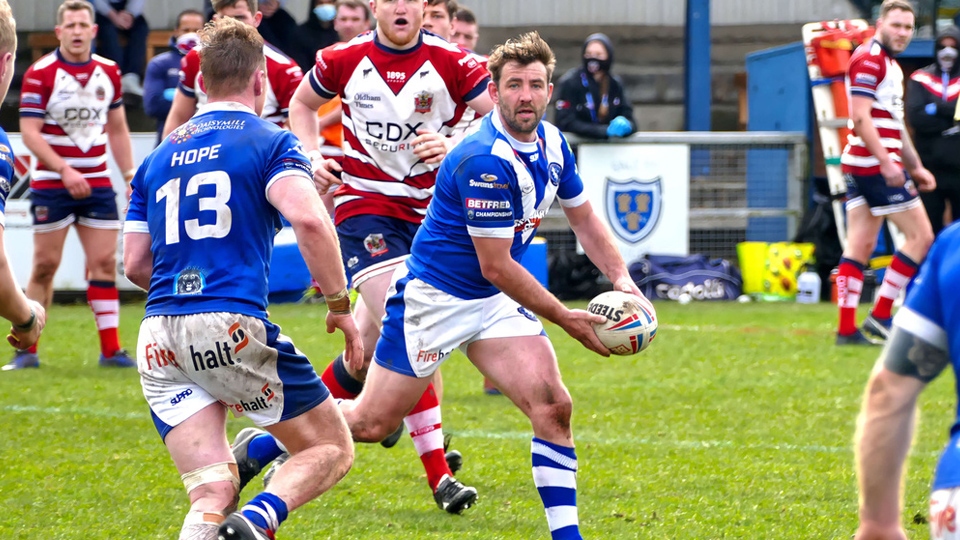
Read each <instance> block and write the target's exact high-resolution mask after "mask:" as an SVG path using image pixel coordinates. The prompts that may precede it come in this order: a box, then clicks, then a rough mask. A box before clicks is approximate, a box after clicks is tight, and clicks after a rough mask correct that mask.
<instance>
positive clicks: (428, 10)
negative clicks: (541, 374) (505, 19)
mask: <svg viewBox="0 0 960 540" xmlns="http://www.w3.org/2000/svg"><path fill="white" fill-rule="evenodd" d="M461 11H464V12H468V13H470V15H469V16H470V17H472V16H473V12H471V11H470V10H469V9H466V8H463V7H462V6H458V5H457V2H456V0H427V5H426V7H425V8H424V13H423V28H424V30H429V31H430V32H433V33H434V34H436V35H438V36H440V37H442V38H443V39H445V40H447V41H449V42H450V43H453V44H454V45H456V46H458V47H460V49H461V50H463V51H465V52H467V53H469V54H470V55H471V58H473V59H474V60H476V61H477V63H479V64H480V65H481V66H483V69H487V57H486V56H483V55H482V54H477V53H475V52H473V50H472V49H473V47H475V46H476V44H477V43H476V39H474V41H473V46H471V47H465V46H464V45H463V44H462V43H459V42H457V40H455V39H454V25H455V24H456V15H457V14H458V13H460V12H461ZM474 27H476V19H474ZM481 118H483V115H482V114H480V113H478V112H477V111H475V110H473V109H471V108H469V107H468V108H467V110H465V111H464V112H463V115H461V117H460V121H459V122H457V125H456V126H454V128H453V133H454V138H455V139H458V140H459V139H461V138H463V137H464V136H466V135H468V134H469V133H470V132H472V131H474V130H476V129H478V128H479V127H480V119H481ZM484 391H485V392H488V393H495V392H496V389H495V388H493V387H492V386H490V387H489V389H488V386H487V385H485V386H484Z"/></svg>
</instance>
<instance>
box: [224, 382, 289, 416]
mask: <svg viewBox="0 0 960 540" xmlns="http://www.w3.org/2000/svg"><path fill="white" fill-rule="evenodd" d="M260 394H261V395H259V396H256V397H254V398H252V399H250V400H242V399H241V400H240V403H225V405H226V406H227V408H229V409H233V410H234V411H235V412H236V413H237V414H238V415H239V414H244V413H248V412H256V411H265V410H267V409H269V408H270V407H272V406H273V403H270V402H271V401H273V398H275V397H277V394H276V393H275V392H274V391H273V389H272V388H270V384H269V383H268V384H265V385H263V388H261V389H260ZM221 403H223V402H221Z"/></svg>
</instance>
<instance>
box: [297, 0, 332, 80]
mask: <svg viewBox="0 0 960 540" xmlns="http://www.w3.org/2000/svg"><path fill="white" fill-rule="evenodd" d="M308 7H309V8H310V9H309V11H308V12H307V20H306V21H304V22H303V24H301V25H300V26H298V27H297V32H296V33H297V39H296V40H295V43H293V44H292V45H291V48H290V56H291V57H292V58H293V60H294V61H295V62H296V63H297V64H300V68H301V69H303V70H304V71H306V70H309V69H310V68H312V67H313V63H314V62H315V61H316V55H317V51H319V50H320V49H326V48H327V47H329V46H330V45H333V44H334V43H336V42H337V41H345V40H341V39H340V38H339V36H337V30H336V28H334V25H335V22H334V21H335V19H336V18H337V6H336V2H335V1H334V0H311V2H310V4H309V5H308Z"/></svg>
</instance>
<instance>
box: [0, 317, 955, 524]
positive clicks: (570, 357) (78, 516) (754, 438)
mask: <svg viewBox="0 0 960 540" xmlns="http://www.w3.org/2000/svg"><path fill="white" fill-rule="evenodd" d="M578 305H579V306H580V307H582V306H583V304H582V303H581V304H578ZM656 307H657V309H658V310H659V317H660V322H661V325H662V326H661V328H660V331H659V333H658V336H657V339H656V341H655V342H654V343H653V345H652V346H651V348H650V349H649V350H648V351H646V352H644V353H643V354H641V355H639V356H636V357H613V358H611V359H603V358H601V357H598V356H596V355H594V354H592V353H590V352H587V351H586V350H585V349H583V348H582V347H580V346H579V344H577V343H575V342H574V341H572V340H571V339H569V338H568V337H567V336H566V335H565V334H564V333H563V332H562V331H561V330H559V329H558V328H557V327H555V326H552V325H548V327H547V331H548V332H549V333H550V335H551V336H552V337H553V340H554V344H555V347H556V349H557V354H558V357H559V358H560V363H561V369H562V371H563V374H564V380H565V382H566V384H567V386H568V387H569V388H570V392H571V393H572V394H573V398H574V406H575V411H574V430H575V436H576V439H577V453H578V456H579V459H580V474H579V485H580V517H581V522H582V529H583V531H584V536H585V537H587V538H604V539H606V538H616V539H620V538H624V539H626V538H670V539H673V538H690V539H707V538H782V539H787V538H791V539H795V538H815V539H823V538H849V537H850V535H851V534H852V533H853V531H854V530H855V528H856V509H857V502H856V501H857V494H856V480H855V475H854V468H853V452H852V437H853V432H854V424H855V418H856V414H857V411H858V409H859V400H860V394H861V392H862V390H863V385H864V383H865V381H866V379H867V375H868V373H869V371H870V368H871V366H872V365H873V363H874V361H875V359H876V357H877V354H878V352H879V350H878V349H876V348H872V349H871V348H844V349H838V348H836V347H835V346H834V345H833V331H834V324H835V317H836V315H835V308H834V307H833V306H830V305H827V304H822V305H818V306H806V305H796V304H736V303H715V304H690V305H687V306H680V305H678V304H666V303H659V304H657V305H656ZM142 310H143V307H142V305H136V304H135V305H124V306H123V309H122V321H121V324H122V327H121V337H122V339H123V342H124V344H125V345H126V346H127V347H128V348H130V349H131V350H133V349H134V342H135V339H136V335H137V328H138V325H139V318H140V316H141V315H142ZM271 312H272V315H273V320H274V321H276V322H277V323H279V324H280V325H281V326H282V327H283V328H284V333H286V334H288V335H290V336H291V337H293V339H294V341H295V342H296V343H297V345H298V346H299V347H300V349H301V350H303V351H304V352H305V353H306V354H307V355H308V356H310V357H311V358H312V359H313V361H314V364H315V365H316V366H317V368H318V370H322V369H323V368H324V367H325V366H326V364H327V363H328V362H329V359H330V358H331V357H332V356H333V355H334V354H335V353H336V352H337V343H338V340H339V338H334V337H330V336H328V335H327V334H326V333H325V332H324V330H323V326H322V322H323V315H324V313H325V310H324V308H323V307H322V306H297V305H290V304H287V305H275V306H272V307H271ZM863 315H864V313H862V314H861V317H862V316H863ZM97 356H98V346H97V340H96V336H95V329H94V324H93V319H92V316H91V314H90V312H89V310H88V309H87V308H86V306H58V307H54V308H53V309H52V310H51V312H50V319H49V325H48V326H47V330H46V333H45V335H44V339H43V342H42V344H41V359H42V367H41V369H39V370H27V371H23V372H11V373H0V418H2V424H0V428H2V429H0V463H2V464H3V466H2V468H0V536H4V537H16V538H31V539H32V538H43V539H81V538H82V539H87V538H97V539H121V538H124V539H125V538H137V539H139V538H143V539H170V538H176V536H177V532H178V531H179V527H180V524H181V521H182V518H183V514H184V512H185V511H186V510H187V507H188V502H187V497H186V494H185V493H184V491H183V487H182V484H181V483H180V480H179V478H178V476H177V474H176V471H175V469H174V467H173V465H172V463H171V461H170V459H169V457H168V455H167V452H166V449H165V448H164V447H163V446H162V444H161V443H160V439H159V437H158V436H157V435H156V432H155V430H154V428H153V425H152V423H151V421H150V418H149V413H148V411H147V407H146V404H145V402H144V401H143V398H142V396H141V394H140V385H139V382H138V379H137V376H136V373H135V372H134V371H132V370H107V369H101V368H99V367H97V365H96V360H97ZM4 360H5V359H4ZM510 361H518V362H521V361H523V358H516V359H511V360H510ZM443 373H444V381H445V401H444V411H443V417H444V427H445V428H446V430H447V431H450V432H452V433H454V434H455V438H454V446H455V447H456V448H458V449H460V450H461V451H462V452H463V453H464V456H465V467H464V470H463V471H462V473H461V474H460V478H461V479H462V480H463V481H464V482H465V483H468V484H470V485H474V486H476V487H477V489H478V490H479V492H480V497H481V498H480V501H479V503H478V505H477V506H475V507H474V508H471V509H470V510H468V511H467V512H466V513H465V515H463V516H450V515H447V514H444V513H443V512H441V511H439V510H438V509H437V508H436V506H435V505H434V503H433V499H432V497H431V496H430V493H429V490H428V488H427V486H426V482H425V479H424V477H423V470H422V468H421V466H420V463H419V460H418V459H417V458H416V456H415V452H414V451H413V447H412V444H411V443H410V440H409V437H404V439H403V441H402V442H401V443H400V444H399V445H398V446H397V447H395V448H394V449H392V450H385V449H383V448H381V447H380V446H379V445H360V446H359V447H358V449H357V457H356V461H355V464H354V467H353V470H352V471H351V472H350V474H348V475H347V477H346V478H345V479H344V480H343V481H342V482H341V483H340V484H339V485H337V486H336V487H335V488H334V489H333V490H332V491H331V492H330V493H327V494H325V495H324V496H322V497H321V498H320V499H319V500H317V501H314V502H313V503H311V504H310V505H308V506H306V507H304V508H302V509H300V510H298V511H296V512H294V513H293V514H292V516H291V518H290V519H289V520H288V521H287V522H286V523H285V524H284V526H283V528H282V529H281V531H280V538H281V539H287V540H292V539H296V538H310V539H320V538H336V539H338V540H339V539H342V540H349V539H367V538H370V539H378V540H381V539H382V540H386V539H394V538H457V539H468V538H470V539H533V538H549V534H548V533H547V528H546V521H545V519H544V517H543V509H542V507H541V505H540V502H539V499H538V497H537V493H536V490H535V488H534V486H533V481H532V478H531V475H530V466H529V463H530V455H529V447H530V428H529V424H528V422H527V421H526V419H525V418H524V417H523V416H522V415H521V414H519V413H518V412H517V411H516V410H515V409H514V408H513V406H512V405H511V404H510V403H509V402H508V401H507V400H505V399H504V398H503V397H490V396H486V395H484V394H483V393H482V389H481V386H482V385H481V377H480V375H479V374H478V373H477V372H476V371H475V369H474V368H473V367H472V366H471V365H470V364H469V362H467V361H466V359H465V358H463V357H462V356H456V357H454V358H453V359H452V360H450V361H448V362H447V364H446V365H445V366H444V369H443ZM948 379H952V377H950V376H945V377H941V379H940V380H938V381H936V382H935V383H934V384H933V385H932V386H931V388H930V389H929V390H928V391H927V392H925V393H924V396H923V398H922V400H921V409H922V410H923V412H925V413H926V414H925V415H924V416H923V419H922V422H921V423H920V429H919V433H918V435H917V438H916V444H915V448H914V452H913V455H912V457H911V467H910V471H909V478H908V482H907V494H906V501H905V504H906V510H905V513H904V514H905V517H904V520H905V522H906V523H907V527H908V533H909V534H910V535H911V537H913V536H916V537H924V536H926V534H927V533H926V526H925V525H915V524H913V523H912V518H913V516H914V515H916V514H920V515H921V516H925V515H926V509H927V494H928V486H929V484H930V479H931V475H932V470H933V467H934V465H935V461H936V457H937V454H938V452H939V449H940V447H941V445H942V444H943V443H944V441H945V440H946V434H947V429H948V428H949V425H950V422H951V421H952V415H953V411H954V398H953V391H952V388H953V387H952V381H951V380H948ZM246 425H248V421H247V420H245V419H239V420H231V421H230V423H229V425H228V431H229V434H230V435H231V437H232V435H233V434H235V433H236V432H237V431H238V430H239V429H240V428H242V427H244V426H246ZM258 487H259V480H255V481H254V483H252V484H251V488H248V489H247V491H246V492H245V493H244V495H245V497H250V496H252V495H253V494H255V493H256V488H258Z"/></svg>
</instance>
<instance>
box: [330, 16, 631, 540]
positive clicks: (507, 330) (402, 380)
mask: <svg viewBox="0 0 960 540" xmlns="http://www.w3.org/2000/svg"><path fill="white" fill-rule="evenodd" d="M554 65H555V58H554V55H553V52H552V51H551V50H550V47H549V46H548V45H547V43H546V42H544V41H543V40H542V39H541V38H540V36H539V35H538V34H537V33H535V32H533V33H528V34H524V35H523V36H520V37H519V38H518V39H515V40H509V41H507V42H506V43H505V44H503V45H501V46H499V47H498V48H497V49H496V50H495V51H494V52H493V54H492V55H491V56H490V63H489V69H490V73H491V75H492V78H493V82H491V83H490V84H489V85H488V88H487V91H488V92H489V94H490V96H491V98H492V100H493V102H494V103H495V104H496V108H495V109H494V111H492V112H491V113H489V114H488V115H487V116H485V117H484V119H483V121H482V124H481V127H480V129H479V131H477V132H475V133H474V134H472V135H470V136H468V137H467V138H465V139H464V140H463V141H462V142H461V143H460V144H459V145H458V146H456V147H455V148H454V149H453V150H452V151H451V152H450V154H448V155H447V156H446V157H445V158H444V160H443V163H442V165H441V166H440V170H439V174H438V175H437V183H436V190H435V192H434V197H433V200H432V201H431V202H430V205H429V207H428V209H427V216H426V218H425V219H424V221H423V225H422V226H421V228H420V230H419V231H417V234H416V236H415V237H414V240H413V246H412V248H411V255H410V257H409V258H408V259H407V261H406V264H405V265H404V266H401V267H400V268H398V269H397V271H396V272H395V273H394V275H393V281H392V284H391V287H390V291H389V292H388V299H387V302H386V316H385V318H384V321H383V330H382V334H381V337H380V340H379V341H378V342H377V347H376V351H375V354H374V363H373V364H372V365H371V367H370V370H369V374H368V376H367V382H366V386H365V387H364V389H363V391H362V392H361V393H360V395H359V396H358V397H357V399H356V400H355V401H343V402H341V408H342V409H343V411H344V415H345V416H346V418H347V423H348V424H349V425H350V428H351V431H352V433H353V436H354V439H355V440H357V441H378V440H380V439H382V438H383V437H384V436H386V435H387V434H388V433H389V432H390V431H392V429H393V427H394V426H396V425H397V423H398V422H399V421H400V420H401V419H402V418H403V416H404V415H405V414H407V411H409V410H411V408H413V406H414V404H415V403H416V401H417V399H418V398H419V397H420V395H421V394H422V393H423V390H424V388H426V387H427V385H429V384H430V376H431V375H432V374H433V373H434V372H435V371H436V370H437V369H438V368H439V367H440V365H441V364H442V363H443V362H444V361H445V360H446V359H447V358H449V357H450V354H451V353H452V352H453V350H454V349H458V348H459V349H460V350H461V351H463V352H464V353H465V354H466V355H467V357H468V358H469V359H470V361H471V362H473V363H474V365H475V366H476V367H477V368H478V369H479V370H480V371H481V372H482V373H483V374H484V375H486V376H487V377H489V378H490V379H491V380H492V381H493V382H494V383H495V384H496V385H497V387H498V388H500V389H501V390H502V391H503V393H504V394H505V395H506V396H507V397H509V398H510V399H511V400H512V401H513V402H514V403H515V404H517V406H518V407H519V408H520V409H521V410H522V411H523V412H524V414H526V415H527V416H528V417H529V418H530V422H531V424H532V426H533V433H534V438H533V443H532V448H531V452H532V454H533V476H534V483H535V484H536V486H537V489H538V491H539V492H540V496H541V499H542V501H543V504H544V507H545V508H546V515H547V523H548V525H549V528H550V531H551V535H552V537H553V538H554V539H577V538H581V536H580V531H579V520H578V515H577V507H576V471H577V457H576V454H575V452H574V445H573V433H572V431H571V428H570V418H571V412H572V402H571V399H570V394H569V393H568V392H567V389H566V387H565V386H564V385H563V382H562V381H561V378H560V371H559V369H558V366H557V358H556V355H555V353H554V350H553V346H552V345H551V343H550V340H549V339H548V338H547V336H546V333H545V332H544V328H543V325H542V323H541V322H540V321H539V320H538V319H537V315H539V316H541V317H544V318H546V319H548V320H550V321H551V322H554V323H556V324H557V325H558V326H560V327H561V328H562V329H563V330H565V331H566V332H567V333H568V334H570V335H571V336H572V337H574V338H575V339H577V340H578V341H580V342H581V343H582V344H583V345H584V346H585V347H586V348H588V349H590V350H592V351H594V352H596V353H597V354H601V355H604V356H609V354H610V352H609V351H608V350H607V349H606V348H605V347H604V346H603V345H602V344H601V343H600V342H599V340H598V339H597V336H596V334H595V333H594V331H593V326H592V324H593V323H600V322H603V320H604V318H603V317H602V316H598V315H594V314H591V313H588V312H586V311H584V310H579V309H574V310H571V309H568V308H567V307H566V306H564V305H563V304H562V303H561V302H560V301H559V300H557V299H556V297H554V296H553V295H552V294H550V292H549V291H547V290H546V289H545V288H543V287H542V286H541V285H540V284H539V282H538V281H537V280H536V278H534V277H533V276H532V275H531V274H530V273H529V272H528V271H527V270H526V269H524V267H523V266H522V265H521V264H520V263H519V261H520V259H521V257H522V256H523V253H524V251H525V250H526V249H527V246H528V244H529V243H530V241H531V240H532V239H533V236H534V234H535V233H536V230H537V226H538V225H539V224H540V220H541V219H542V217H543V216H544V214H545V213H546V212H547V209H548V208H550V205H551V204H552V203H553V201H554V199H559V200H560V204H561V206H563V209H564V212H565V214H566V216H567V218H568V220H569V221H570V226H571V227H572V229H573V231H574V232H575V233H576V235H577V238H578V239H579V240H580V242H581V244H582V245H583V247H584V250H585V251H586V253H587V255H588V256H589V257H590V259H591V260H592V261H593V262H594V263H595V264H596V265H597V267H598V268H600V269H601V270H602V271H603V272H604V274H606V276H607V277H609V278H610V280H611V281H612V282H613V284H614V286H615V287H616V288H617V289H618V290H622V291H627V292H631V293H633V294H636V295H638V296H639V295H640V291H639V290H638V289H637V287H636V285H635V284H634V282H633V280H631V279H630V275H629V273H628V272H627V268H626V266H625V265H624V262H623V259H622V258H621V256H620V253H619V251H618V250H617V248H616V246H615V244H614V241H613V238H612V235H611V233H610V231H609V230H608V229H607V227H606V225H605V224H604V223H603V221H601V220H600V218H599V217H598V216H597V215H596V214H595V213H594V211H593V209H592V207H591V205H590V202H589V201H588V199H587V196H586V194H585V193H584V191H583V183H582V181H581V179H580V176H579V174H578V173H577V167H576V163H575V161H574V156H573V153H572V152H571V150H570V147H569V145H568V144H567V142H566V140H565V139H564V138H563V135H562V134H561V133H560V131H559V130H558V129H557V128H556V127H554V126H552V125H550V124H548V123H546V122H541V118H543V114H544V111H545V110H546V107H547V103H549V101H550V94H551V92H552V88H553V86H552V85H551V84H550V77H551V73H552V71H553V68H554Z"/></svg>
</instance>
